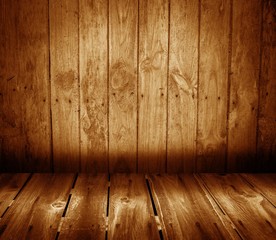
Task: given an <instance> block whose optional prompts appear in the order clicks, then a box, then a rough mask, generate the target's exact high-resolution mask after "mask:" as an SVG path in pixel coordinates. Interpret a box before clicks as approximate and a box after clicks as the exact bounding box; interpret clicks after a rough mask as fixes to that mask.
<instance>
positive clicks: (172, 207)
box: [149, 175, 239, 239]
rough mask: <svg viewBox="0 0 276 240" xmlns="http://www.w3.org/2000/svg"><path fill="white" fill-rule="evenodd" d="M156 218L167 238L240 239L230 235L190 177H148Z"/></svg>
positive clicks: (235, 235)
mask: <svg viewBox="0 0 276 240" xmlns="http://www.w3.org/2000/svg"><path fill="white" fill-rule="evenodd" d="M149 179H150V182H151V188H152V189H153V196H154V201H155V203H156V205H157V206H158V215H159V216H161V222H163V223H164V226H165V230H164V231H163V232H164V234H165V236H166V237H167V238H168V239H231V238H236V239H239V237H238V235H237V234H236V233H235V232H234V230H233V229H232V232H231V235H230V233H229V232H228V231H227V230H226V229H225V227H224V225H223V223H222V222H221V220H220V219H219V217H218V215H217V214H216V212H215V211H214V209H213V208H212V205H211V204H210V202H209V201H208V199H207V198H206V196H205V193H204V192H203V190H202V189H201V187H200V185H199V184H198V183H197V181H196V179H195V178H194V177H193V175H181V176H177V175H150V178H149Z"/></svg>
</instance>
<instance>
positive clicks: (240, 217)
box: [200, 174, 276, 239]
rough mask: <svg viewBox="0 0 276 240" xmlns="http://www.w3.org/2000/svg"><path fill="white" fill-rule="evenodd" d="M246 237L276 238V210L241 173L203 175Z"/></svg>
mask: <svg viewBox="0 0 276 240" xmlns="http://www.w3.org/2000/svg"><path fill="white" fill-rule="evenodd" d="M200 176H201V178H202V180H203V181H204V182H205V184H206V186H207V187H208V189H209V190H210V192H211V193H212V195H213V196H214V197H215V199H216V200H217V201H218V202H219V204H220V206H221V207H222V208H223V209H224V211H225V212H226V213H227V215H228V216H229V217H230V219H231V220H232V222H233V223H234V224H235V226H236V228H237V229H238V231H239V233H240V234H241V235H242V237H243V238H244V239H274V238H275V236H276V230H275V229H276V209H275V207H273V206H272V204H271V203H270V202H269V201H267V199H266V198H264V197H263V196H262V195H261V194H259V193H258V192H256V191H255V189H254V188H252V187H251V186H250V185H249V184H248V183H246V182H245V180H244V179H243V178H242V177H241V176H239V175H238V174H226V175H219V174H200Z"/></svg>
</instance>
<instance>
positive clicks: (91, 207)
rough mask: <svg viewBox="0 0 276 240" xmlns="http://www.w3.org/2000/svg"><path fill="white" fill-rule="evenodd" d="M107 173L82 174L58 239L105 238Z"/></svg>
mask: <svg viewBox="0 0 276 240" xmlns="http://www.w3.org/2000/svg"><path fill="white" fill-rule="evenodd" d="M107 189H108V176H107V175H104V174H102V175H88V174H80V175H79V176H78V179H77V182H76V185H75V187H74V190H73V193H72V197H71V199H70V204H69V206H68V209H67V211H66V215H65V218H64V221H63V223H62V227H61V231H60V235H59V238H58V239H105V232H106V211H107Z"/></svg>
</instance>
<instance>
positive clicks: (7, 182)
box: [0, 173, 30, 217]
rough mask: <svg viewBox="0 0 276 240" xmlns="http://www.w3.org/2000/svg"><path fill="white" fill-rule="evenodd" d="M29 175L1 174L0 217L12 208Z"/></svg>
mask: <svg viewBox="0 0 276 240" xmlns="http://www.w3.org/2000/svg"><path fill="white" fill-rule="evenodd" d="M29 175H30V174H27V173H17V174H8V173H6V174H0V217H1V216H2V215H3V213H4V212H5V211H6V209H7V207H9V206H10V204H11V203H12V201H13V199H14V198H15V196H16V195H17V193H18V192H19V191H20V189H21V188H22V186H23V185H24V183H25V182H26V180H27V178H28V176H29Z"/></svg>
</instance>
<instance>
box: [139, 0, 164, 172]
mask: <svg viewBox="0 0 276 240" xmlns="http://www.w3.org/2000/svg"><path fill="white" fill-rule="evenodd" d="M139 4H140V5H139V82H138V85H139V88H138V96H139V97H138V101H139V113H138V115H139V116H138V118H139V120H138V121H139V123H138V152H139V154H138V171H139V172H164V171H165V168H166V166H165V165H166V129H167V128H166V125H167V63H168V60H167V59H168V56H167V55H168V54H167V53H168V0H153V1H146V0H141V1H140V3H139Z"/></svg>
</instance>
